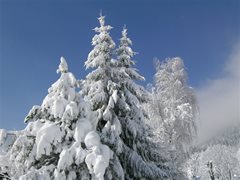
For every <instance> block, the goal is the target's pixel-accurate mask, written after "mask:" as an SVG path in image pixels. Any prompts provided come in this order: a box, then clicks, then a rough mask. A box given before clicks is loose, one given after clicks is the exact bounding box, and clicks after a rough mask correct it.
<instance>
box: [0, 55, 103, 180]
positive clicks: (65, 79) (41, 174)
mask: <svg viewBox="0 0 240 180" xmlns="http://www.w3.org/2000/svg"><path fill="white" fill-rule="evenodd" d="M57 72H58V73H61V76H60V78H59V79H58V80H57V81H56V82H55V83H54V84H53V85H52V86H51V87H50V88H49V89H48V95H47V96H46V97H45V99H44V100H43V103H42V105H41V106H33V108H32V109H31V110H30V112H29V114H28V115H27V116H26V118H25V122H26V123H28V125H27V127H26V128H25V129H24V130H23V131H20V132H19V133H18V136H17V138H16V140H15V141H14V143H13V144H12V147H11V148H10V150H9V151H8V152H7V153H5V154H4V155H2V156H0V158H1V160H0V163H1V165H0V172H1V173H2V174H6V176H9V177H11V179H79V178H83V179H86V178H90V173H89V171H88V169H87V164H86V163H85V157H89V156H90V155H89V153H88V149H89V148H92V147H93V146H94V147H97V148H99V147H102V146H103V147H105V146H104V145H101V143H100V141H99V142H98V141H97V140H95V139H97V138H99V137H98V136H93V137H91V136H90V135H89V134H91V133H94V131H93V130H94V129H93V124H91V122H90V121H89V120H88V119H91V118H90V117H89V116H91V113H90V111H89V110H88V104H87V103H84V102H83V101H82V99H81V97H80V96H79V94H77V93H76V91H75V88H76V86H77V80H76V79H75V77H74V75H73V74H72V73H70V72H68V66H67V62H66V60H65V59H64V58H63V57H62V58H61V63H60V65H59V68H58V70H57ZM87 135H88V139H85V137H86V136H87ZM89 136H90V137H89ZM93 140H95V143H94V142H92V141H93ZM89 141H90V142H89ZM84 142H85V144H84ZM105 149H106V148H105ZM100 155H101V154H100ZM100 169H102V168H100ZM98 175H99V179H102V176H103V174H101V173H99V174H98Z"/></svg>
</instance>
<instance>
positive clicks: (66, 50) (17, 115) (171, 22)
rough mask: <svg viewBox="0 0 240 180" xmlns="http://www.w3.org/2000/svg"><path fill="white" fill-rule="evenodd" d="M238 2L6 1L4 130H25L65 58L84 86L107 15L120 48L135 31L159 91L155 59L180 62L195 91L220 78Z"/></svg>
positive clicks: (1, 78) (0, 70)
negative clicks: (123, 35) (124, 29)
mask: <svg viewBox="0 0 240 180" xmlns="http://www.w3.org/2000/svg"><path fill="white" fill-rule="evenodd" d="M239 3H240V2H239V1H238V0H210V1H209V0H181V1H180V0H175V1H174V0H121V1H117V0H85V1H81V0H78V1H77V0H76V1H75V0H64V1H63V0H58V1H55V0H51V1H49V0H48V1H47V0H41V1H40V0H39V1H30V0H0V128H5V129H10V130H13V129H22V128H24V127H25V124H24V123H23V119H24V117H25V115H26V114H27V113H28V111H29V110H30V109H31V107H32V106H33V105H35V104H38V105H40V104H41V103H42V100H43V98H44V97H45V96H46V94H47V89H48V88H49V87H50V85H51V84H52V83H53V82H55V81H56V80H57V78H58V75H57V74H56V69H57V66H58V64H59V58H60V56H64V57H65V58H66V59H67V61H68V64H69V68H70V71H72V72H73V73H74V74H75V76H76V77H77V78H79V79H80V78H84V77H85V75H86V72H85V69H84V67H83V64H84V61H85V59H86V58H87V55H88V53H89V52H90V50H91V48H92V47H91V39H92V37H93V35H94V32H93V31H92V29H93V28H94V27H96V26H98V21H97V19H96V18H97V17H98V15H99V12H100V9H102V11H103V14H104V15H106V23H107V24H110V25H111V26H113V27H114V29H113V30H112V31H111V35H112V37H113V39H114V40H115V42H116V43H118V39H119V38H120V36H121V33H120V32H121V30H122V27H123V25H124V24H126V25H127V27H128V31H129V37H130V38H131V39H132V41H133V49H134V50H135V51H137V52H139V54H138V55H137V56H135V60H137V61H138V63H137V68H138V69H139V70H140V72H141V74H142V75H144V76H145V77H146V82H145V84H147V83H151V82H152V79H153V74H154V72H155V70H154V67H153V58H154V57H158V58H159V59H161V60H163V59H164V58H166V57H173V56H180V57H182V58H183V59H184V62H185V65H186V67H187V72H188V74H189V84H190V85H191V86H193V87H196V88H197V87H198V86H200V85H201V84H202V83H203V82H205V81H206V79H208V78H211V77H214V76H218V75H219V72H220V69H222V66H223V64H224V61H225V59H226V58H227V56H228V55H229V53H230V52H231V50H232V46H233V44H234V43H235V42H236V41H237V39H238V38H239V30H240V29H239V19H240V14H239V12H240V4H239Z"/></svg>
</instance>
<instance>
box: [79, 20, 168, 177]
mask: <svg viewBox="0 0 240 180" xmlns="http://www.w3.org/2000/svg"><path fill="white" fill-rule="evenodd" d="M98 19H99V22H100V27H97V28H95V29H94V30H95V31H96V32H97V33H98V34H97V35H95V36H94V37H93V40H92V44H93V45H94V48H93V50H92V51H91V52H90V53H89V55H88V59H87V61H86V62H85V65H86V67H87V68H90V67H91V68H95V70H93V72H91V73H90V74H88V75H87V77H86V80H84V81H83V83H82V89H83V90H82V94H83V95H85V97H86V100H87V101H89V102H90V104H91V105H92V110H93V111H95V112H97V113H96V115H97V118H96V119H97V122H96V123H95V124H96V129H97V131H98V133H99V134H100V136H101V140H102V142H103V143H104V144H106V145H108V146H109V147H110V148H111V149H112V151H113V152H114V154H113V159H112V160H111V161H110V166H109V167H108V168H107V169H106V174H105V179H112V178H113V177H115V178H116V179H132V178H142V177H146V178H149V179H155V178H159V177H163V176H165V174H164V172H163V171H162V170H161V169H159V168H158V167H157V166H156V165H155V164H154V163H152V162H151V161H150V160H149V159H148V156H147V155H146V152H147V151H146V149H145V147H144V145H145V144H146V138H142V137H144V136H146V135H147V133H145V132H146V131H147V128H146V127H144V123H143V119H144V118H145V117H144V116H143V114H142V111H141V107H140V102H141V101H144V100H146V99H147V98H146V94H145V91H144V88H143V87H141V86H139V85H137V84H136V83H135V82H134V80H143V79H144V78H143V77H142V76H140V75H139V74H138V73H137V72H136V70H135V69H134V68H132V67H131V66H132V65H133V64H134V61H132V60H131V57H132V56H133V55H134V52H133V51H132V50H131V48H130V47H129V46H128V45H129V44H131V40H130V39H129V38H127V33H126V31H127V30H126V29H124V30H123V32H122V35H123V37H122V38H121V40H120V46H119V48H118V49H117V50H116V54H117V57H118V59H117V60H114V59H113V52H114V47H115V43H114V42H113V41H112V38H111V36H110V35H109V30H110V29H111V28H112V27H111V26H108V25H105V17H104V16H100V17H99V18H98ZM144 153H145V154H144Z"/></svg>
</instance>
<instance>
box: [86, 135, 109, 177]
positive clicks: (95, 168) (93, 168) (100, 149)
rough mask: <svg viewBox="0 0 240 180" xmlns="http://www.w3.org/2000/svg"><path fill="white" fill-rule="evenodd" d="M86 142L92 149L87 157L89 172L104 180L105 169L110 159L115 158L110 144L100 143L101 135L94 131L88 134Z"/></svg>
mask: <svg viewBox="0 0 240 180" xmlns="http://www.w3.org/2000/svg"><path fill="white" fill-rule="evenodd" d="M84 142H85V144H86V147H87V148H88V149H89V150H90V153H89V154H87V156H86V159H85V162H86V164H87V167H88V170H89V172H90V173H91V174H93V175H94V176H95V177H96V178H97V179H98V180H104V174H105V170H106V168H107V167H108V165H109V160H110V159H112V158H113V152H112V151H111V150H110V148H109V147H108V146H106V145H103V144H101V143H100V137H99V135H98V134H97V133H96V132H94V131H91V132H89V133H88V134H87V136H86V138H85V140H84Z"/></svg>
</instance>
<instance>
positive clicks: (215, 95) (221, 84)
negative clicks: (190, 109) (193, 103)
mask: <svg viewBox="0 0 240 180" xmlns="http://www.w3.org/2000/svg"><path fill="white" fill-rule="evenodd" d="M223 74H224V75H223V76H222V77H219V78H216V79H212V80H209V81H208V82H207V83H206V84H205V85H203V86H202V87H200V88H199V89H198V90H197V95H198V100H199V106H200V126H199V134H200V138H201V139H205V138H207V137H210V136H212V135H214V134H215V133H216V132H218V131H219V130H221V129H223V128H226V127H227V126H228V125H230V124H232V123H234V122H237V121H240V43H238V44H237V45H236V46H235V47H234V50H233V53H232V54H231V55H230V57H229V59H228V60H227V61H226V64H225V67H224V68H223Z"/></svg>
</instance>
